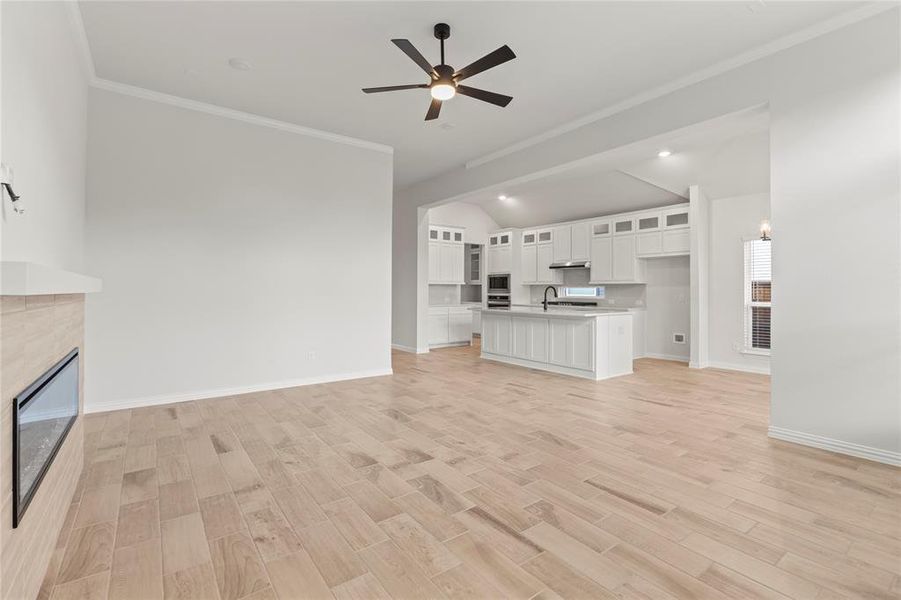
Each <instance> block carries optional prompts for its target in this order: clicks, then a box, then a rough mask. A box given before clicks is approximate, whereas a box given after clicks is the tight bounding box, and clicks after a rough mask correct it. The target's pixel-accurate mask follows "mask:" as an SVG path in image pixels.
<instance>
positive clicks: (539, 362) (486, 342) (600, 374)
mask: <svg viewBox="0 0 901 600" xmlns="http://www.w3.org/2000/svg"><path fill="white" fill-rule="evenodd" d="M476 310H481V312H482V358H485V359H488V360H496V361H499V362H504V363H509V364H512V365H518V366H522V367H529V368H531V369H540V370H543V371H551V372H553V373H560V374H563V375H572V376H575V377H584V378H587V379H594V380H599V379H607V378H608V377H616V376H618V375H628V374H629V373H631V372H632V314H631V313H629V312H628V311H625V310H609V309H596V310H585V309H565V308H549V309H548V310H547V311H545V310H543V309H542V308H536V307H531V306H523V307H517V306H514V307H512V308H479V309H476Z"/></svg>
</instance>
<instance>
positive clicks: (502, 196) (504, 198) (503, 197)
mask: <svg viewBox="0 0 901 600" xmlns="http://www.w3.org/2000/svg"><path fill="white" fill-rule="evenodd" d="M497 199H498V200H506V199H507V197H506V196H504V195H503V194H501V195H500V196H498V197H497Z"/></svg>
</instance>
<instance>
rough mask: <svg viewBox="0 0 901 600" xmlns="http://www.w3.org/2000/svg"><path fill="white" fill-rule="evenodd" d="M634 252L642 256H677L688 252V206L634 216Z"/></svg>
mask: <svg viewBox="0 0 901 600" xmlns="http://www.w3.org/2000/svg"><path fill="white" fill-rule="evenodd" d="M635 220H636V222H637V231H636V246H635V248H636V254H637V255H638V256H640V257H642V258H648V257H653V256H679V255H685V254H688V252H689V233H688V232H689V225H688V207H687V206H682V207H679V208H670V209H663V210H658V211H654V212H650V211H649V212H647V213H642V214H639V215H638V216H637V217H636V218H635Z"/></svg>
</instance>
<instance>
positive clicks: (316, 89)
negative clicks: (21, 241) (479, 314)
mask: <svg viewBox="0 0 901 600" xmlns="http://www.w3.org/2000/svg"><path fill="white" fill-rule="evenodd" d="M860 4H862V3H860V2H770V3H764V2H763V1H762V0H754V1H751V2H745V1H739V2H121V1H115V2H81V4H80V7H81V12H82V15H83V20H84V24H85V31H86V34H87V39H88V41H89V44H90V48H91V52H92V54H93V59H94V63H95V70H96V73H97V76H98V77H100V78H103V79H109V80H113V81H117V82H121V83H126V84H130V85H135V86H139V87H143V88H147V89H151V90H155V91H159V92H164V93H167V94H173V95H176V96H182V97H185V98H189V99H192V100H198V101H202V102H208V103H212V104H217V105H220V106H225V107H228V108H233V109H237V110H243V111H247V112H251V113H255V114H258V115H262V116H266V117H270V118H274V119H280V120H283V121H287V122H290V123H296V124H299V125H303V126H307V127H313V128H318V129H323V130H326V131H332V132H336V133H341V134H344V135H349V136H354V137H358V138H362V139H366V140H371V141H375V142H381V143H384V144H389V145H391V146H394V148H395V179H396V185H397V186H398V187H403V186H405V185H407V184H410V183H412V182H414V181H418V180H421V179H425V178H428V177H431V176H434V175H437V174H439V173H441V172H444V171H447V170H449V169H451V168H454V167H455V166H458V165H460V164H462V163H464V162H466V161H467V160H471V159H473V158H476V157H479V156H482V155H484V154H487V153H490V152H492V151H494V150H497V149H499V148H503V147H506V146H508V145H510V144H512V143H515V142H517V141H519V140H522V139H524V138H527V137H531V136H533V135H536V134H539V133H542V132H544V131H547V130H548V129H551V128H553V127H555V126H558V125H561V124H563V123H566V122H569V121H571V120H573V119H576V118H579V117H582V116H584V115H586V114H589V113H592V112H594V111H597V110H600V109H602V108H604V107H607V106H610V105H613V104H615V103H617V102H620V101H623V100H625V99H628V98H630V97H632V96H634V95H636V94H638V93H640V92H643V91H646V90H649V89H653V88H655V87H657V86H660V85H662V84H664V83H667V82H670V81H673V80H676V79H678V78H680V77H683V76H685V75H688V74H690V73H694V72H696V71H698V70H700V69H703V68H705V67H708V66H710V65H712V64H715V63H717V62H720V61H722V60H725V59H727V58H729V57H732V56H735V55H738V54H740V53H743V52H746V51H749V50H751V49H753V48H756V47H759V46H761V45H763V44H765V43H767V42H770V41H772V40H774V39H777V38H780V37H782V36H785V35H788V34H790V33H792V32H795V31H797V30H799V29H802V28H804V27H806V26H809V25H812V24H814V23H817V22H820V21H822V20H825V19H827V18H830V17H833V16H835V15H837V14H839V13H842V12H845V11H848V10H850V9H852V8H856V7H858V6H859V5H860ZM438 21H444V22H447V23H449V24H450V25H451V27H452V33H451V38H450V40H448V42H447V62H448V63H449V64H451V65H453V66H455V67H457V68H459V67H462V66H464V65H466V64H468V63H469V62H471V61H473V60H475V59H476V58H478V57H480V56H482V55H483V54H485V53H487V52H489V51H491V50H494V49H495V48H497V47H498V46H500V45H502V44H505V43H506V44H509V45H510V47H511V48H513V50H514V51H515V52H516V54H517V56H518V57H517V59H516V60H513V61H511V62H509V63H507V64H504V65H501V66H499V67H497V68H495V69H493V70H491V71H487V72H485V73H481V74H479V75H477V76H475V77H473V78H472V79H471V80H470V81H468V82H467V83H469V84H470V85H472V86H474V87H482V88H484V89H488V90H491V91H496V92H500V93H505V94H509V95H512V96H513V97H514V100H513V102H512V103H511V104H510V106H508V107H507V108H506V109H501V108H497V107H495V106H492V105H489V104H485V103H482V102H478V101H476V100H473V99H471V98H465V97H460V98H455V99H454V100H452V101H450V102H447V103H445V106H444V109H443V110H442V114H441V118H440V119H439V120H438V121H433V122H429V123H426V122H424V121H423V116H424V115H425V111H426V108H427V106H428V93H427V92H426V91H425V90H410V91H403V92H392V93H385V94H378V95H370V96H367V95H364V94H363V93H362V92H361V91H360V88H361V87H364V86H381V85H396V84H404V83H420V82H423V77H424V74H423V73H422V71H421V70H419V68H418V67H417V66H416V65H415V64H414V63H413V62H412V61H411V60H410V59H408V58H407V57H406V56H405V55H403V54H402V53H401V52H400V51H399V50H398V49H397V48H395V47H394V46H393V45H392V44H391V43H390V42H389V40H390V39H391V38H394V37H403V38H409V39H410V40H411V41H412V42H413V43H414V44H415V45H416V46H417V48H419V49H420V51H421V52H422V53H423V54H424V55H425V56H426V57H427V58H429V59H430V60H433V61H434V62H438V60H437V49H438V45H437V40H435V39H434V38H433V37H432V26H433V24H434V23H436V22H438ZM232 57H240V58H243V59H246V60H247V61H248V62H249V63H250V64H251V65H252V67H253V68H252V69H251V70H250V71H237V70H234V69H232V68H230V67H229V66H228V60H229V59H230V58H232Z"/></svg>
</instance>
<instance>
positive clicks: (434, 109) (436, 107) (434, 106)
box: [425, 98, 441, 121]
mask: <svg viewBox="0 0 901 600" xmlns="http://www.w3.org/2000/svg"><path fill="white" fill-rule="evenodd" d="M440 112H441V100H436V99H435V98H432V103H431V104H429V112H427V113H426V114H425V120H426V121H431V120H433V119H437V118H438V113H440Z"/></svg>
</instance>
